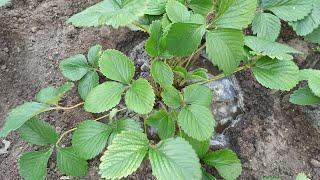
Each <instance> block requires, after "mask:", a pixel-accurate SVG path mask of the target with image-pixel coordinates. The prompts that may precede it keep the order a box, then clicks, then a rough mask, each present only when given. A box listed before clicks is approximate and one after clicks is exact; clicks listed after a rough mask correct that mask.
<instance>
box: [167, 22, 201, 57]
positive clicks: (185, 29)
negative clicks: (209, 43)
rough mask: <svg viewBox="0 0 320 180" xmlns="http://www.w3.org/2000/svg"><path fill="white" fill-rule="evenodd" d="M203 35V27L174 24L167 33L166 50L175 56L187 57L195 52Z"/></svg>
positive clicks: (191, 24)
mask: <svg viewBox="0 0 320 180" xmlns="http://www.w3.org/2000/svg"><path fill="white" fill-rule="evenodd" d="M204 33H205V25H200V24H194V23H174V24H172V25H171V28H170V30H169V31H168V35H167V37H166V39H167V49H168V51H169V53H170V54H172V55H176V56H188V55H190V54H192V53H193V51H195V50H196V49H197V48H198V47H199V45H200V43H201V39H202V36H203V35H204Z"/></svg>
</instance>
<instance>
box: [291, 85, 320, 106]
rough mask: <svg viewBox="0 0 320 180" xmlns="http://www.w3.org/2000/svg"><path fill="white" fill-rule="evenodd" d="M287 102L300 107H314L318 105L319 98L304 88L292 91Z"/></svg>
mask: <svg viewBox="0 0 320 180" xmlns="http://www.w3.org/2000/svg"><path fill="white" fill-rule="evenodd" d="M289 101H290V102H291V103H293V104H297V105H301V106H306V105H316V104H320V97H318V96H316V95H314V93H313V92H312V91H311V90H310V88H308V87H304V88H300V89H298V90H296V91H294V92H293V94H291V96H290V99H289Z"/></svg>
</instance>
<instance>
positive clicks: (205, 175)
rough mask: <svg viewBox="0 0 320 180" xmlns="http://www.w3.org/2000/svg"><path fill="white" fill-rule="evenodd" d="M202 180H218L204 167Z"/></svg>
mask: <svg viewBox="0 0 320 180" xmlns="http://www.w3.org/2000/svg"><path fill="white" fill-rule="evenodd" d="M201 180H216V178H215V177H214V176H212V175H211V174H210V173H208V172H207V171H206V170H205V169H204V168H202V179H201Z"/></svg>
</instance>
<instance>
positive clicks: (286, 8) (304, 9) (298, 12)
mask: <svg viewBox="0 0 320 180" xmlns="http://www.w3.org/2000/svg"><path fill="white" fill-rule="evenodd" d="M312 1H313V0H304V1H300V0H272V1H269V0H263V1H262V3H261V6H262V8H263V9H264V10H270V11H272V12H273V13H274V14H275V15H276V16H278V17H279V18H281V19H283V20H285V21H297V20H300V19H303V18H304V17H305V16H307V15H308V14H309V13H310V12H311V10H312Z"/></svg>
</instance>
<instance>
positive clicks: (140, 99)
mask: <svg viewBox="0 0 320 180" xmlns="http://www.w3.org/2000/svg"><path fill="white" fill-rule="evenodd" d="M125 101H126V105H127V106H128V108H129V109H130V110H133V111H134V112H136V113H139V114H148V113H149V112H151V111H152V109H153V105H154V102H155V94H154V92H153V89H152V86H151V85H150V84H149V82H148V81H147V80H145V79H138V80H136V81H134V82H133V83H132V84H131V87H130V89H129V90H128V91H127V93H126V96H125Z"/></svg>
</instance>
